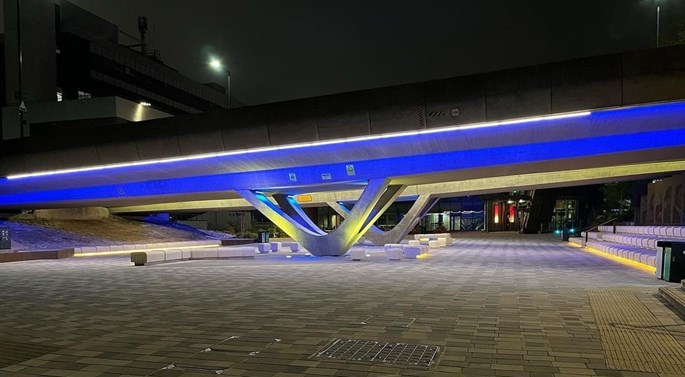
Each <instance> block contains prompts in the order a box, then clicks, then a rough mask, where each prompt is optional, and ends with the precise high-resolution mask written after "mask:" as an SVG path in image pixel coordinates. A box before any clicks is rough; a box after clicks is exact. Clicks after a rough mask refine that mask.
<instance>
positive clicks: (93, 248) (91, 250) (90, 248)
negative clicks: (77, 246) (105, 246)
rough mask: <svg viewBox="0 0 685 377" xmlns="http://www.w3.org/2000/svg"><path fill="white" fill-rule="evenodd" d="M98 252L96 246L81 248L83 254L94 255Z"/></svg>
mask: <svg viewBox="0 0 685 377" xmlns="http://www.w3.org/2000/svg"><path fill="white" fill-rule="evenodd" d="M96 251H97V249H96V248H95V246H82V247H81V252H82V253H94V252H96Z"/></svg>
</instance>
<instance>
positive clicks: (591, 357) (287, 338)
mask: <svg viewBox="0 0 685 377" xmlns="http://www.w3.org/2000/svg"><path fill="white" fill-rule="evenodd" d="M0 276H1V279H0V313H1V317H0V341H1V342H4V343H0V346H3V347H5V348H3V356H4V359H3V358H2V357H3V356H0V375H1V376H15V375H16V376H25V375H26V376H35V375H65V376H78V375H81V376H115V375H129V376H181V375H187V376H191V375H196V376H202V375H206V376H209V375H212V373H216V371H218V370H220V371H221V374H222V375H240V376H261V375H263V376H289V375H298V376H322V375H331V376H374V375H378V376H381V375H386V376H387V375H407V376H523V377H535V376H553V377H561V376H662V377H664V376H668V375H673V374H674V373H675V374H676V375H677V374H678V373H681V371H682V365H680V364H679V361H678V360H675V361H674V357H677V356H679V355H682V354H683V352H684V351H683V350H685V348H683V345H685V339H684V338H685V337H683V333H684V332H685V321H683V319H682V318H680V317H678V315H676V314H675V313H673V312H671V311H670V309H669V308H668V307H667V306H666V305H665V304H664V303H662V302H661V301H660V300H659V298H658V296H657V290H658V288H659V287H664V286H668V287H670V286H676V285H673V284H669V283H664V282H663V281H660V280H657V279H655V278H654V277H653V276H652V275H650V274H648V273H645V272H644V271H641V270H637V269H632V268H631V267H627V266H624V265H621V264H618V263H616V262H614V261H611V260H608V259H604V258H601V257H599V256H597V255H594V254H590V253H587V252H584V251H583V250H582V249H579V248H575V247H570V246H568V244H567V243H563V242H560V241H558V240H557V239H556V238H554V237H551V236H548V235H518V234H513V233H508V234H468V233H467V234H456V237H455V243H454V245H452V246H450V247H447V248H444V249H437V250H432V251H431V253H430V254H428V255H427V256H426V257H424V258H421V259H412V260H401V261H399V262H390V261H388V260H387V258H386V257H385V254H384V252H383V251H382V248H378V250H375V249H373V248H371V250H370V251H369V257H368V258H366V259H365V260H364V261H360V262H353V261H351V259H350V258H349V257H323V258H316V257H311V256H308V255H305V254H297V255H295V254H292V253H290V252H287V253H285V252H278V253H271V254H260V255H256V256H255V258H254V259H241V260H230V259H229V260H199V261H185V262H179V263H173V264H159V265H154V266H145V267H137V268H136V267H133V266H132V265H131V263H130V261H129V260H128V258H126V257H111V258H107V257H104V258H103V257H101V258H95V259H80V258H73V259H61V260H41V261H26V262H16V263H11V264H2V265H0ZM617 305H620V306H623V307H626V308H627V309H626V311H621V310H618V311H617V310H616V307H617ZM626 313H627V314H626ZM630 313H633V314H635V313H637V314H639V316H637V317H636V316H632V317H631V315H630ZM635 318H637V319H635ZM631 321H632V322H631ZM636 321H637V322H636ZM641 337H642V338H641ZM335 339H353V340H364V341H370V342H380V343H382V344H390V345H393V346H394V345H412V347H414V346H416V347H415V348H417V349H424V348H422V346H423V345H426V346H434V347H438V348H439V351H438V353H437V355H436V358H435V362H434V363H433V364H432V365H431V366H430V367H417V366H412V365H409V364H408V363H390V362H377V360H376V361H375V362H366V361H365V360H367V359H369V358H368V357H367V358H366V359H364V358H360V360H354V358H348V357H345V358H341V359H333V358H331V359H327V358H325V357H323V358H322V357H320V356H318V357H317V353H320V352H322V351H323V350H324V349H325V347H326V346H327V345H329V344H331V342H332V341H334V340H335ZM641 339H647V341H650V342H652V343H650V344H655V345H663V344H667V345H668V347H670V348H671V350H670V351H669V353H668V354H667V355H666V356H664V357H657V356H656V355H657V354H656V353H654V352H652V353H640V349H639V345H640V344H642V343H644V342H641ZM369 344H376V343H369ZM402 347H404V348H402V349H406V348H407V347H406V346H402ZM208 349H209V351H208ZM5 350H9V351H7V352H6V353H5ZM390 351H391V350H388V352H390ZM397 355H402V357H404V356H406V354H402V353H401V352H397ZM410 356H411V355H409V356H408V360H409V359H411V357H410ZM398 357H399V356H398ZM650 358H651V359H650ZM3 360H4V361H3ZM645 360H647V361H649V362H647V361H645ZM636 363H637V364H636ZM170 366H173V367H170ZM650 368H651V369H650Z"/></svg>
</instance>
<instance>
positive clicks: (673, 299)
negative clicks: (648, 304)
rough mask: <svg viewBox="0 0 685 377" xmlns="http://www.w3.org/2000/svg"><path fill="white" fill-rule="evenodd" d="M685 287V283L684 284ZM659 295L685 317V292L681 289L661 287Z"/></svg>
mask: <svg viewBox="0 0 685 377" xmlns="http://www.w3.org/2000/svg"><path fill="white" fill-rule="evenodd" d="M682 283H683V284H684V285H685V281H683V282H682ZM659 295H661V297H662V298H663V299H664V300H666V301H667V302H668V303H669V304H671V305H672V306H673V309H674V310H675V311H676V312H677V313H678V314H680V315H681V316H685V290H683V288H681V287H661V288H659Z"/></svg>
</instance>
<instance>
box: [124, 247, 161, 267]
mask: <svg viewBox="0 0 685 377" xmlns="http://www.w3.org/2000/svg"><path fill="white" fill-rule="evenodd" d="M164 258H165V255H164V252H163V251H134V252H132V253H131V262H133V264H134V265H136V266H145V265H146V264H150V263H159V262H164Z"/></svg>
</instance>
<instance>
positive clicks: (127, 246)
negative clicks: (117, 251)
mask: <svg viewBox="0 0 685 377" xmlns="http://www.w3.org/2000/svg"><path fill="white" fill-rule="evenodd" d="M121 248H122V249H124V251H132V250H135V249H136V245H121Z"/></svg>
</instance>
